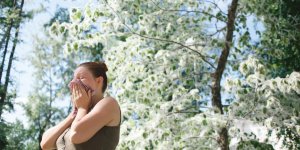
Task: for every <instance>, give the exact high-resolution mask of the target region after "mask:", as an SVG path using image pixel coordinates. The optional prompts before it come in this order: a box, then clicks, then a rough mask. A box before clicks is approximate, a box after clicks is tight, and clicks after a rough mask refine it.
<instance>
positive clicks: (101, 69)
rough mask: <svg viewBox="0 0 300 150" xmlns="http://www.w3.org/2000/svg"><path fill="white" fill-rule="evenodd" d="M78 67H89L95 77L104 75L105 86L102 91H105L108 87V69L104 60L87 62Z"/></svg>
mask: <svg viewBox="0 0 300 150" xmlns="http://www.w3.org/2000/svg"><path fill="white" fill-rule="evenodd" d="M78 67H85V68H86V69H88V70H89V71H90V72H91V73H92V74H93V76H94V77H95V78H98V77H100V76H101V77H103V79H104V80H103V87H102V92H103V93H104V91H105V90H106V88H107V76H106V71H107V70H108V69H107V66H106V64H105V63H104V62H102V61H100V62H85V63H82V64H80V65H79V66H78Z"/></svg>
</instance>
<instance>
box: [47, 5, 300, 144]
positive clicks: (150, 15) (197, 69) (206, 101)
mask: <svg viewBox="0 0 300 150" xmlns="http://www.w3.org/2000/svg"><path fill="white" fill-rule="evenodd" d="M96 5H97V7H92V8H91V7H90V6H86V8H85V9H84V10H83V11H82V10H80V9H72V10H71V14H70V18H71V23H62V24H58V23H54V24H53V25H52V27H51V31H52V34H53V35H57V34H59V33H64V32H65V29H67V31H69V32H68V34H69V36H70V37H72V38H70V39H69V41H68V43H67V44H66V51H72V52H73V51H76V50H77V49H81V48H82V47H84V46H85V45H93V44H94V43H95V42H101V43H103V46H104V49H103V56H104V60H105V61H106V62H107V63H108V66H110V71H109V76H110V81H111V86H110V88H109V90H110V92H111V93H112V94H113V95H114V96H115V97H116V98H117V99H118V100H119V101H120V103H121V106H122V108H123V115H124V122H123V124H122V134H121V135H122V138H121V139H122V141H121V142H120V149H131V148H134V147H139V148H140V147H143V148H145V149H156V148H157V149H160V148H163V147H169V148H173V149H182V148H186V149H195V148H203V149H206V148H207V149H212V148H215V147H216V146H219V147H220V148H221V149H228V148H229V140H230V138H234V136H232V135H233V134H232V133H230V135H228V134H227V129H232V128H236V126H237V125H238V124H234V122H233V120H235V119H238V120H239V119H241V118H239V116H236V115H229V114H228V112H227V111H228V108H227V107H225V106H226V105H225V104H226V103H227V104H228V105H230V106H232V107H229V110H235V107H237V108H243V109H245V110H249V109H250V108H247V107H240V106H239V105H231V102H232V101H239V100H240V98H239V97H234V95H233V98H232V100H228V101H227V100H226V99H225V98H228V97H229V98H230V96H232V95H227V96H225V97H224V98H222V97H221V94H224V95H226V94H225V93H226V91H224V90H222V88H221V87H222V84H221V83H222V82H221V81H222V77H224V76H225V77H232V76H235V75H234V74H236V75H237V76H240V77H241V78H244V79H245V78H246V77H247V76H246V75H243V74H241V75H240V74H238V73H236V72H234V71H232V70H231V69H234V68H236V67H238V66H239V64H240V63H241V62H242V61H243V59H245V57H242V54H248V55H253V54H254V52H255V51H252V49H250V48H253V47H251V43H250V44H249V36H250V33H249V32H250V30H249V29H248V28H247V22H246V19H247V16H246V15H245V14H247V13H245V12H244V10H243V9H244V8H245V7H246V6H247V5H244V4H243V5H241V7H238V6H239V4H238V1H229V2H227V1H226V2H222V3H217V2H214V1H204V2H202V1H193V0H191V1H188V2H186V1H185V2H183V1H164V2H160V1H153V0H150V1H146V2H143V3H141V2H140V1H138V0H137V1H124V2H106V1H99V2H98V3H96ZM222 5H229V9H228V11H226V10H227V9H226V8H225V9H224V8H223V7H222V8H221V6H222ZM93 6H95V5H93ZM236 11H237V16H236V15H235V14H236ZM235 18H236V19H237V20H236V21H235ZM97 25H98V26H99V27H97V28H94V29H95V30H94V32H92V33H91V34H85V31H86V30H90V29H91V28H90V27H91V26H97ZM235 26H236V28H235ZM212 27H213V28H212ZM61 29H63V32H61ZM247 40H248V43H247ZM232 41H236V43H232ZM238 44H239V45H238ZM231 47H232V48H231ZM231 50H233V51H232V54H231V56H230V55H229V52H230V51H231ZM246 50H249V52H247V51H246ZM229 62H230V63H229ZM227 63H229V64H230V65H232V66H229V67H227V68H228V69H226V68H225V66H226V64H227ZM233 64H236V65H233ZM260 68H261V67H260ZM262 68H263V67H262ZM230 73H231V74H230ZM255 75H256V74H255ZM252 77H254V76H252ZM257 78H260V77H257ZM265 78H266V77H265ZM210 85H211V86H210ZM245 86H248V85H245ZM277 86H278V87H279V86H281V85H277ZM252 88H253V87H251V88H250V89H252ZM252 90H253V89H252ZM295 90H297V88H295ZM250 91H251V90H250ZM254 91H255V89H254ZM221 92H222V93H221ZM247 92H249V91H246V92H245V93H244V94H245V95H247V94H246V93H247ZM277 92H278V93H277V94H279V93H280V91H277ZM289 92H294V90H292V91H289ZM237 94H238V93H237ZM279 95H280V94H279ZM259 96H263V95H259ZM289 96H292V95H289ZM251 98H252V99H251V100H249V101H251V102H255V101H256V98H255V97H251ZM262 100H264V101H269V100H268V99H263V98H262ZM288 100H289V103H294V102H293V100H292V99H288ZM268 104H269V103H268ZM245 106H246V105H245ZM278 106H279V107H278V108H277V109H278V110H280V109H282V108H283V107H285V106H284V105H278ZM286 111H287V112H288V110H286ZM259 112H260V111H259ZM289 113H290V112H289ZM233 114H234V113H233ZM252 117H253V116H252ZM247 119H249V118H247ZM252 119H254V118H251V119H250V120H252ZM289 119H291V118H289ZM289 119H288V120H289ZM273 121H275V120H271V122H273ZM257 123H258V124H262V126H264V123H263V121H262V120H259V121H257ZM276 127H279V128H280V125H278V126H276ZM269 129H270V128H269ZM270 130H272V129H270ZM230 131H232V130H230ZM294 131H295V130H294ZM296 133H297V132H296ZM242 134H247V133H239V135H242ZM252 134H253V133H252ZM279 135H284V134H282V133H279ZM286 138H287V139H290V137H286ZM252 139H253V140H257V139H255V138H252ZM270 139H271V141H267V143H270V144H272V145H273V146H275V145H276V144H275V143H276V142H274V141H276V139H272V138H270ZM248 140H249V139H248ZM240 142H241V143H245V142H243V141H240ZM249 143H252V144H257V143H258V144H259V143H260V142H249ZM277 143H278V141H277ZM245 144H248V143H245ZM291 145H292V147H293V148H295V143H292V144H291ZM291 145H288V144H284V145H283V147H281V148H284V147H285V148H288V147H289V146H291ZM296 147H297V144H296Z"/></svg>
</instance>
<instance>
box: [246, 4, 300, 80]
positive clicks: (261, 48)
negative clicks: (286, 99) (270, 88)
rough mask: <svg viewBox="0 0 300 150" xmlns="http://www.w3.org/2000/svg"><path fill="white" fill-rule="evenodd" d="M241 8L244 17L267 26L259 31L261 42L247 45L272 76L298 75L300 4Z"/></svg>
mask: <svg viewBox="0 0 300 150" xmlns="http://www.w3.org/2000/svg"><path fill="white" fill-rule="evenodd" d="M242 5H243V8H244V13H246V14H248V15H249V14H250V15H251V14H252V15H255V16H256V17H257V20H256V21H257V22H261V23H262V24H263V26H264V30H263V32H261V31H260V30H258V29H256V30H257V31H256V34H257V35H258V36H259V38H258V40H254V42H253V43H250V42H248V44H247V45H248V48H251V49H254V50H255V51H256V53H257V55H258V56H259V58H260V59H261V60H263V61H264V64H265V65H266V66H267V67H269V68H270V69H269V70H268V71H269V72H270V75H271V76H273V77H276V76H280V77H285V76H286V75H288V74H290V73H291V72H293V71H298V72H299V71H300V65H299V61H300V55H299V54H300V44H299V43H300V41H299V39H300V10H299V6H300V1H299V0H295V1H291V0H280V1H277V0H267V1H263V2H261V1H242ZM248 36H249V35H248ZM246 42H247V41H246Z"/></svg>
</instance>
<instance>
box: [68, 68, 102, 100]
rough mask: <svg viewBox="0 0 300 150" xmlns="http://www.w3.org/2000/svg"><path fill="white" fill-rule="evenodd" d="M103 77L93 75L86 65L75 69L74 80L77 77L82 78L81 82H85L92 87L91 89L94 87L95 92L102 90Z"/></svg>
mask: <svg viewBox="0 0 300 150" xmlns="http://www.w3.org/2000/svg"><path fill="white" fill-rule="evenodd" d="M101 78H102V77H101V76H100V77H98V78H95V77H94V76H93V74H92V73H91V72H90V71H89V70H88V69H86V68H85V67H78V68H77V69H76V70H75V71H74V78H73V80H75V79H78V80H81V82H82V83H83V84H85V85H87V86H88V87H90V88H91V89H93V90H94V92H99V91H101V88H102V81H101V80H102V79H101ZM94 94H95V93H94ZM94 94H93V95H94Z"/></svg>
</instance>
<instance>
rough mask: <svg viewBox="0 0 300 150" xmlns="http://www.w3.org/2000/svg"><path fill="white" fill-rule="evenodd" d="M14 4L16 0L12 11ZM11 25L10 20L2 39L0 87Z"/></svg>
mask: <svg viewBox="0 0 300 150" xmlns="http://www.w3.org/2000/svg"><path fill="white" fill-rule="evenodd" d="M16 3H17V2H16V0H14V4H13V7H14V8H13V9H15V7H16ZM13 25H14V20H11V21H10V22H9V25H8V28H7V30H6V32H5V34H4V36H3V38H2V40H3V43H4V42H5V46H4V51H3V55H2V62H1V66H0V85H1V84H2V75H3V72H4V71H3V68H4V64H5V58H6V53H7V49H8V44H9V41H10V34H11V29H12V27H13ZM3 43H2V41H1V48H2V44H3ZM2 90H3V88H1V91H0V92H2ZM1 95H2V94H1ZM0 105H1V104H0Z"/></svg>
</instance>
